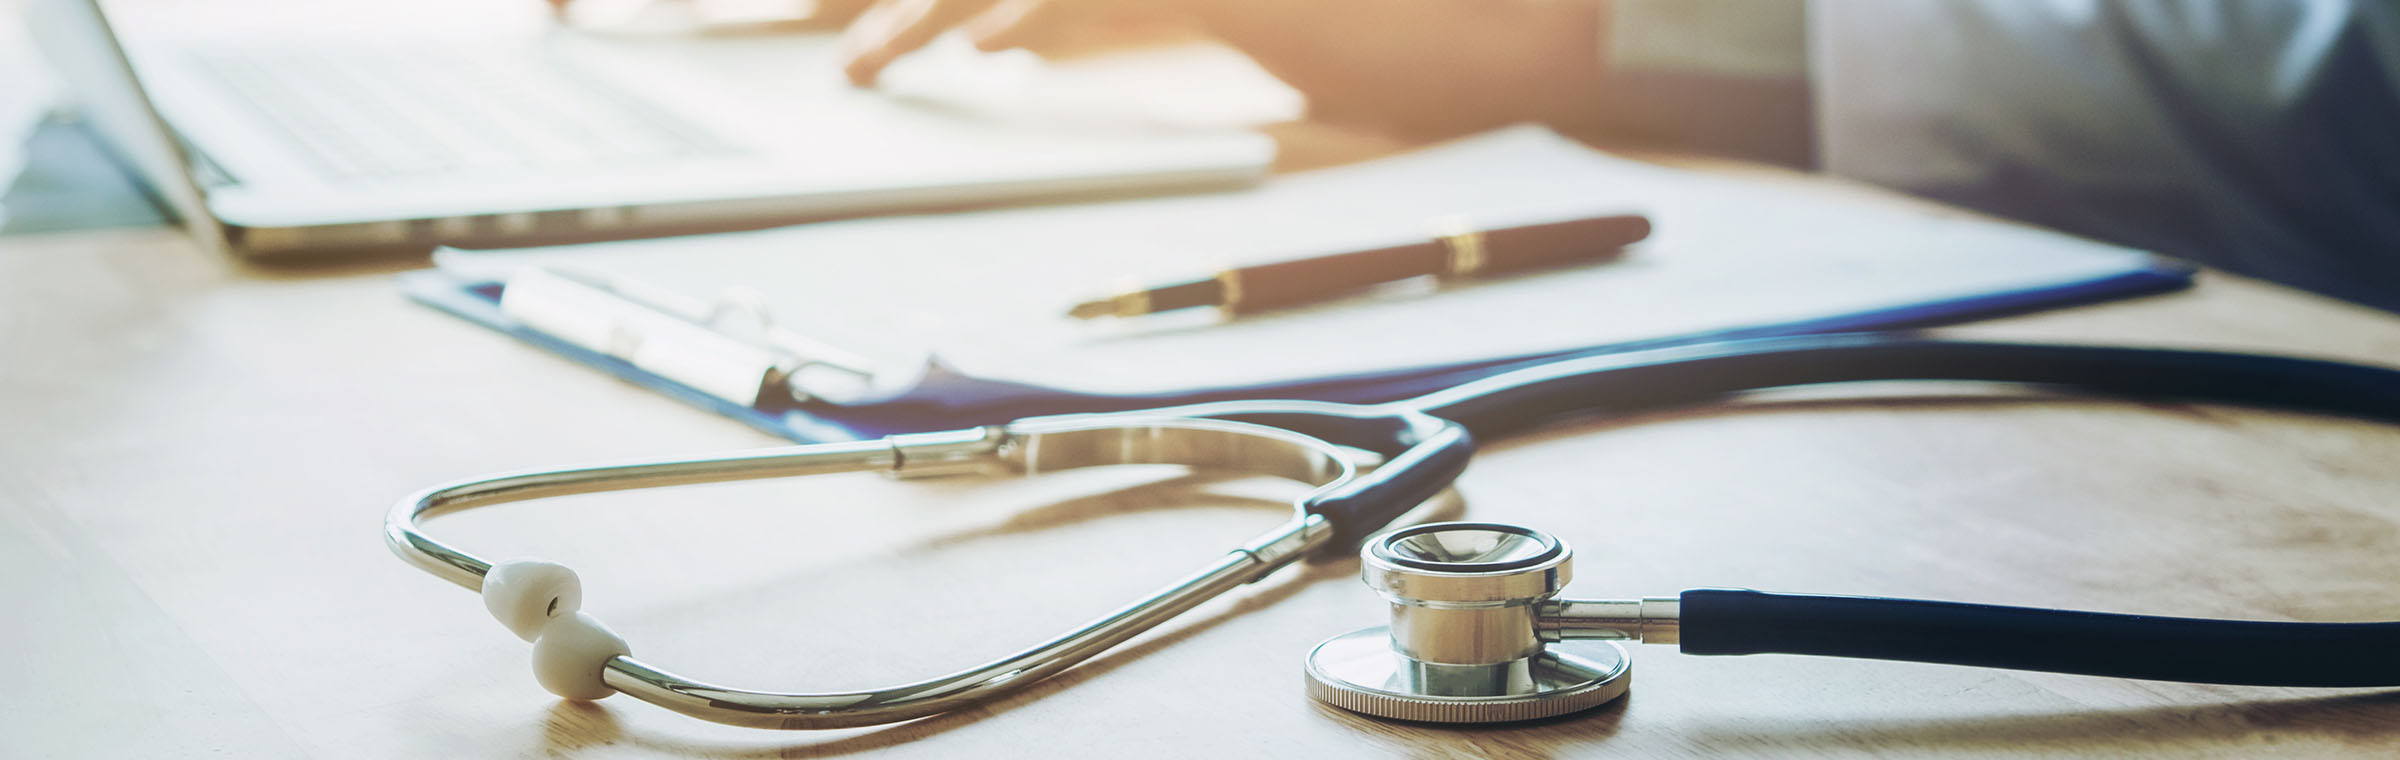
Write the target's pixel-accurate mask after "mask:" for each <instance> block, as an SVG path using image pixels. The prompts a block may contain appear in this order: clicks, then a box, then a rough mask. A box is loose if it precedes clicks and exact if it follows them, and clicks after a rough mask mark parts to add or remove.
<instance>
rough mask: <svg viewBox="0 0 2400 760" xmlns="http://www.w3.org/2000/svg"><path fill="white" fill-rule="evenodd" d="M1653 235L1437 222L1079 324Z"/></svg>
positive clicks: (1531, 260)
mask: <svg viewBox="0 0 2400 760" xmlns="http://www.w3.org/2000/svg"><path fill="white" fill-rule="evenodd" d="M1649 236H1650V220H1649V219H1648V218H1646V217H1643V216H1640V215H1636V214H1619V215H1611V216H1596V217H1584V218H1576V219H1567V220H1563V221H1551V222H1539V223H1534V224H1523V225H1517V226H1512V227H1504V228H1500V229H1491V230H1483V229H1477V228H1475V227H1473V226H1472V225H1470V224H1468V223H1467V222H1466V221H1465V220H1464V219H1462V218H1460V217H1443V218H1441V219H1437V220H1435V232H1434V234H1432V235H1431V236H1429V237H1428V238H1426V239H1424V240H1422V241H1417V242H1409V243H1403V244H1400V245H1393V246H1385V247H1380V248H1367V249H1362V250H1356V251H1348V252H1344V253H1335V254H1329V255H1324V256H1314V257H1310V258H1305V259H1293V260H1290V261H1278V262H1273V263H1268V264H1256V265H1252V266H1246V267H1235V268H1232V269H1227V270H1225V271H1222V272H1218V273H1217V274H1216V275H1215V276H1213V277H1209V278H1207V279H1203V280H1194V281H1191V282H1182V283H1176V284H1173V285H1162V286H1158V287H1153V288H1148V289H1144V290H1138V291H1134V292H1130V293H1121V294H1118V295H1113V296H1109V297H1107V298H1102V299H1098V300H1094V301H1086V302H1084V303H1080V304H1076V305H1075V308H1074V309H1072V310H1069V311H1068V312H1067V316H1070V317H1074V318H1077V319H1094V318H1098V317H1135V316H1140V315H1143V314H1155V313H1158V312H1162V311H1172V310H1175V309H1190V308H1197V307H1202V306H1215V307H1218V308H1221V309H1225V310H1227V311H1233V312H1249V311H1264V310H1268V309H1278V308H1284V307H1289V306H1298V305H1301V304H1307V303H1313V302H1317V301H1323V300H1327V299H1331V298H1335V297H1338V296H1342V295H1347V294H1350V293H1353V292H1356V291H1359V290H1363V289H1366V288H1370V287H1373V286H1376V285H1381V284H1384V283H1387V282H1397V281H1400V280H1406V279H1410V278H1414V277H1437V278H1441V279H1444V280H1456V279H1469V278H1475V277H1490V276H1493V275H1501V274H1508V273H1511V272H1522V271H1526V270H1531V269H1540V268H1544V267H1551V266H1558V265H1562V264H1568V263H1573V262H1581V261H1598V260H1601V259H1607V258H1613V257H1615V256H1616V255H1617V254H1618V252H1619V251H1620V250H1621V249H1623V248H1624V247H1625V246H1627V245H1631V244H1633V243H1634V242H1636V241H1639V240H1641V239H1642V238H1645V237H1649Z"/></svg>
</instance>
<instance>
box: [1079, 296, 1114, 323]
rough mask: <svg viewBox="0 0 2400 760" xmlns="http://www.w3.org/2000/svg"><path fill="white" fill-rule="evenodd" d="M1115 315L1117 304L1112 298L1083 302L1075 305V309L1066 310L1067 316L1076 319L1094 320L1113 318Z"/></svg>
mask: <svg viewBox="0 0 2400 760" xmlns="http://www.w3.org/2000/svg"><path fill="white" fill-rule="evenodd" d="M1116 313H1117V303H1116V299H1114V298H1103V299H1100V300H1098V301H1085V302H1083V303H1079V304H1076V305H1075V308H1072V309H1068V310H1067V316H1070V317H1074V318H1076V319H1095V318H1099V317H1106V316H1114V315H1115V314H1116Z"/></svg>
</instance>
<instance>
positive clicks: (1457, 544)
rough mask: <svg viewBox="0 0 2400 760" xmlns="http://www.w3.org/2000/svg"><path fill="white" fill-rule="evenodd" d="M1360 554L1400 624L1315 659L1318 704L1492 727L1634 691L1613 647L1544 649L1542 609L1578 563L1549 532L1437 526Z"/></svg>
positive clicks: (1319, 651)
mask: <svg viewBox="0 0 2400 760" xmlns="http://www.w3.org/2000/svg"><path fill="white" fill-rule="evenodd" d="M1360 554H1361V555H1362V557H1361V559H1362V568H1361V572H1360V575H1361V577H1362V579H1363V580H1365V582H1366V584H1367V586H1368V587H1370V588H1373V589H1375V591H1376V593H1378V594H1381V595H1382V596H1383V597H1384V599H1385V600H1386V601H1388V602H1390V603H1391V610H1392V624H1391V625H1388V626H1377V627H1374V628H1368V629H1365V630H1361V631H1355V632H1352V633H1348V634H1344V635H1341V636H1336V637H1334V638H1332V639H1328V640H1326V641H1325V642H1324V643H1322V644H1319V645H1317V648H1316V649H1314V650H1311V651H1310V652H1309V654H1308V661H1307V667H1306V672H1307V676H1308V678H1307V687H1308V695H1309V697H1310V698H1313V699H1315V700H1317V701H1320V702H1323V703H1325V704H1329V705H1332V706H1334V707H1339V708H1342V709H1345V710H1350V711H1352V712H1359V713H1365V714H1367V715H1372V716H1375V717H1379V718H1389V719H1394V720H1411V721H1425V722H1435V723H1494V722H1505V721H1518V720H1533V719H1537V718H1549V717H1554V716H1559V715H1565V714H1568V713H1572V712H1578V711H1582V710H1588V709H1591V708H1594V707H1598V706H1600V705H1604V704H1607V703H1609V702H1612V701H1615V700H1616V699H1617V698H1618V697H1621V696H1624V695H1625V692H1626V689H1627V688H1628V687H1629V686H1631V684H1632V660H1631V658H1629V657H1628V656H1627V654H1626V652H1625V649H1624V647H1622V646H1619V645H1618V644H1616V643H1615V642H1610V641H1589V640H1579V641H1549V642H1545V641H1544V638H1545V637H1544V636H1542V635H1541V632H1540V630H1539V628H1540V627H1539V626H1538V625H1537V620H1538V619H1539V617H1540V614H1541V611H1542V605H1543V603H1544V602H1546V601H1548V600H1549V599H1550V598H1551V597H1553V596H1555V595H1556V594H1557V593H1558V592H1559V590H1560V589H1562V588H1564V587H1565V586H1566V583H1567V581H1568V580H1569V579H1570V578H1571V577H1572V568H1573V559H1574V552H1573V551H1572V550H1570V549H1569V548H1568V547H1567V546H1566V544H1564V543H1561V542H1559V541H1558V539H1556V538H1553V537H1551V536H1550V535H1549V534H1546V533H1543V532H1541V531H1536V530H1531V529H1527V528H1520V527H1517V526H1513V525H1500V524H1494V523H1434V524H1428V525H1418V526H1414V527H1409V528H1402V529H1400V530H1395V531H1392V532H1389V533H1386V534H1383V535H1381V536H1378V537H1376V538H1375V539H1374V540H1371V541H1368V542H1367V545H1366V546H1365V547H1364V548H1363V549H1362V550H1361V552H1360Z"/></svg>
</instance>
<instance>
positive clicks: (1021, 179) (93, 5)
mask: <svg viewBox="0 0 2400 760" xmlns="http://www.w3.org/2000/svg"><path fill="white" fill-rule="evenodd" d="M151 5H152V6H158V8H157V10H159V11H160V12H161V13H162V14H163V16H162V17H160V18H155V19H154V18H152V17H151V16H150V15H149V12H150V11H152V10H153V7H150V6H145V7H143V8H141V10H142V12H143V13H142V14H141V16H140V17H141V18H142V19H144V20H145V21H146V22H148V23H140V24H128V23H125V22H126V21H127V19H126V18H122V17H121V18H117V19H114V20H115V21H117V22H118V23H115V24H112V23H111V21H112V19H111V18H109V17H107V16H105V15H104V14H103V12H102V9H101V7H100V6H99V4H98V2H97V0H34V2H33V3H32V8H31V11H32V13H33V14H34V18H33V19H32V20H33V22H34V24H35V26H34V28H35V29H36V30H37V32H38V34H39V36H40V38H41V39H42V40H43V47H45V48H46V49H48V52H49V53H50V57H51V59H52V60H53V61H54V62H55V63H56V65H57V67H58V68H59V70H60V73H61V76H62V77H63V78H64V79H65V80H66V82H67V84H68V85H69V87H70V88H71V90H72V91H73V92H74V93H75V94H76V96H77V97H78V98H79V99H80V100H81V101H83V103H84V106H85V109H86V113H87V114H88V118H89V119H90V120H91V122H92V123H93V124H95V125H96V126H97V127H98V128H99V130H100V131H101V132H102V134H103V135H104V136H105V137H106V138H107V139H108V140H109V141H110V142H111V143H113V144H114V146H115V147H116V149H117V150H118V152H119V154H120V155H121V156H123V157H124V158H125V159H126V160H127V162H128V163H130V164H132V165H133V166H134V167H135V168H136V169H137V170H138V171H139V172H140V173H141V174H143V175H144V178H145V179H146V180H147V181H148V182H149V184H150V186H151V188H152V189H153V191H154V192H156V193H157V194H158V195H159V196H160V199H161V200H162V201H164V202H165V204H166V205H169V206H171V207H173V209H174V210H175V211H177V212H178V213H179V214H180V215H182V216H183V217H184V219H185V221H186V223H187V226H189V227H191V228H192V229H193V232H194V234H195V235H196V236H197V237H199V239H201V240H202V241H204V242H207V243H208V244H210V245H212V246H216V247H220V248H224V249H226V250H229V251H233V252H237V253H241V254H245V255H251V256H262V257H286V258H288V257H296V256H314V255H323V254H342V253H356V252H359V251H362V250H370V249H421V248H426V247H429V246H433V245H456V246H464V247H483V246H506V245H530V244H542V243H554V242H563V241H570V240H584V239H600V238H609V237H635V236H648V235H661V234H672V233H678V232H690V231H702V230H708V229H724V228H729V227H743V226H764V225H769V224H774V223H780V222H792V221H803V220H809V219H820V218H827V217H835V216H848V215H857V214H863V213H875V212H887V211H899V210H926V209H941V208H952V207H961V206H970V205H978V204H988V203H993V202H999V201H1014V200H1031V199H1037V198H1062V197H1084V196H1097V195H1105V194H1112V193H1129V192H1158V191H1165V190H1183V189H1199V188H1208V187H1229V186H1238V185H1241V184H1245V183H1250V182H1255V181H1257V180H1258V179H1259V178H1260V177H1262V176H1263V175H1264V173H1265V171H1266V168H1267V165H1268V164H1269V162H1270V161H1271V160H1272V158H1273V154H1274V147H1273V144H1272V142H1271V141H1270V140H1268V139H1267V138H1266V137H1264V136H1262V135H1259V134H1256V133H1253V132H1248V131H1244V130H1237V129H1227V128H1176V127H1169V126H1163V125H1155V124H1142V123H1138V122H1118V123H1074V122H1071V121H1060V120H1048V121H1044V120H1017V121H1012V120H1008V119H995V118H991V117H990V116H989V115H988V114H980V113H976V112H973V111H972V109H962V108H958V107H955V106H954V105H952V104H945V103H942V102H939V101H938V100H933V99H927V98H909V97H894V96H892V95H889V94H885V93H877V92H869V91H860V90H857V89H855V88H851V87H849V86H848V85H846V84H844V83H843V82H841V81H840V80H839V75H838V73H837V71H836V67H835V66H834V65H833V63H832V61H831V55H832V51H831V45H832V41H831V39H830V38H829V37H826V36H822V35H816V36H810V35H797V36H794V35H777V36H758V37H748V38H736V37H724V38H706V39H702V38H679V39H646V40H645V39H612V38H604V37H596V36H592V35H584V34H577V33H573V32H569V31H564V30H559V29H555V28H532V27H528V26H525V25H523V24H514V25H512V24H509V23H494V24H491V25H489V26H472V25H469V24H470V22H469V21H465V20H454V21H453V22H451V23H450V25H449V26H447V27H443V26H438V25H436V24H433V23H431V22H428V23H427V24H424V25H422V26H421V27H420V26H418V25H412V24H409V23H389V22H388V21H386V20H366V19H359V18H356V17H355V16H349V17H337V16H327V17H326V19H325V20H324V21H323V22H322V23H315V24H310V23H307V22H306V21H305V20H303V21H300V22H294V21H291V20H289V19H286V20H282V21H279V22H278V25H277V26H273V27H268V28H266V29H246V28H244V26H243V25H242V24H241V23H238V22H239V18H238V15H236V14H240V13H242V12H244V11H243V9H245V8H250V7H252V6H249V5H248V4H229V3H180V4H168V3H153V4H151ZM341 5H342V4H339V3H336V4H333V5H331V6H328V7H340V6H341ZM433 5H438V3H433ZM486 5H494V4H492V3H486ZM496 5H499V6H508V5H511V4H510V3H497V4H496ZM524 5H525V6H526V8H527V9H534V8H536V7H538V6H539V5H540V4H539V3H535V2H532V1H531V0H526V2H525V3H524ZM190 6H199V7H200V8H201V9H202V10H207V9H214V11H215V13H214V16H215V17H216V18H215V19H214V20H215V23H199V22H196V21H195V22H191V23H186V22H183V21H179V20H177V19H179V18H189V19H200V18H203V17H202V16H198V15H192V14H190V13H189V12H188V9H189V7H190ZM178 9H183V10H186V11H187V12H186V13H185V14H184V15H183V16H180V17H179V16H176V15H175V12H176V11H177V10H178ZM279 10H280V9H279ZM436 13H437V11H435V10H431V9H428V10H425V11H424V12H422V13H419V14H417V15H416V16H414V17H416V18H426V17H429V16H432V15H436ZM229 16H230V17H231V18H226V17H229ZM294 23H299V24H300V25H301V28H303V29H305V30H307V32H308V33H307V34H293V33H291V31H290V30H291V29H292V28H293V24H294ZM135 26H138V27H139V28H140V31H134V30H132V29H131V27H135ZM270 31H271V32H272V33H269V32H270Z"/></svg>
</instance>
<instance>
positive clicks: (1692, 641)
mask: <svg viewBox="0 0 2400 760" xmlns="http://www.w3.org/2000/svg"><path fill="white" fill-rule="evenodd" d="M1680 600H1681V603H1682V637H1683V641H1682V644H1681V646H1682V651H1683V652H1684V653H1685V654H1698V655H1740V654H1799V655H1818V656H1824V657H1844V658H1851V659H1869V660H1898V661H1906V662H1930V663H1941V664H1947V665H1971V666H1975V667H1984V668H2002V669H2007V670H2029V671H2042V672H2048V673H2073V674H2078V675H2090V676H2108V677H2112V678H2139V679H2145V680H2152V681H2185V682H2192V683H2213V684H2230V685H2244V686H2306V687H2353V686H2400V622H2375V623H2292V622H2269V621H2256V620H2208V619H2198V618H2181V617H2155V616H2149V615H2125V614H2115V613H2104V612H2083V611H2078V610H2055V609H2043V608H2035V607H2006V606H1997V605H1988V604H1965V603H1960V602H1937V601H1926V600H1920V599H1889V598H1879V597H1853V596H1824V595H1809V594H1773V593H1766V592H1761V591H1748V590H1739V589H1694V590H1690V591H1685V592H1683V594H1682V595H1681V596H1680Z"/></svg>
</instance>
